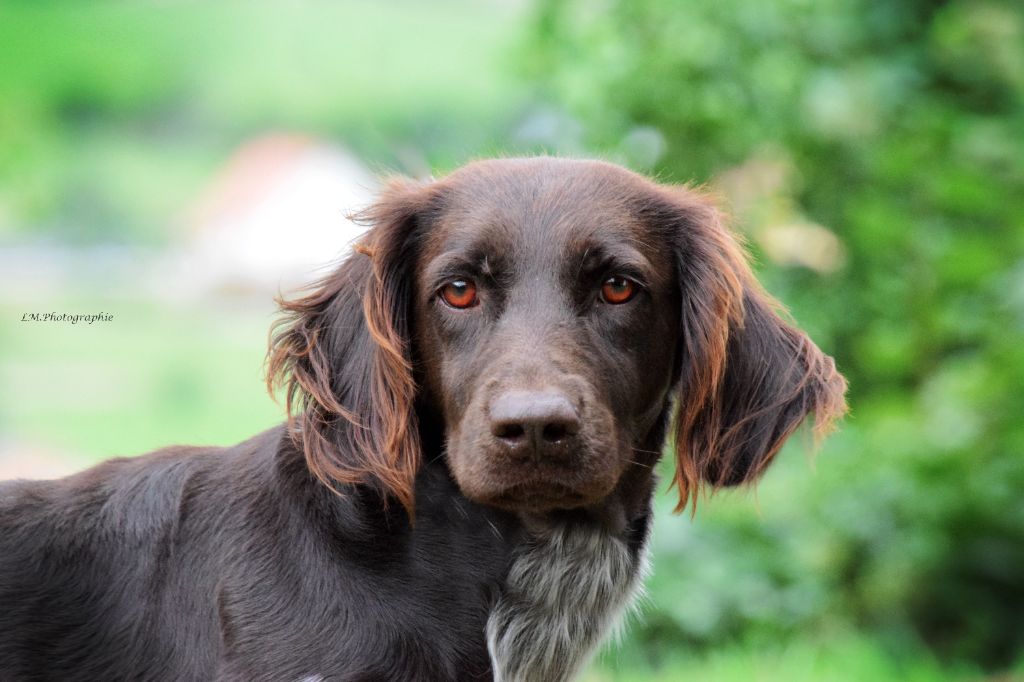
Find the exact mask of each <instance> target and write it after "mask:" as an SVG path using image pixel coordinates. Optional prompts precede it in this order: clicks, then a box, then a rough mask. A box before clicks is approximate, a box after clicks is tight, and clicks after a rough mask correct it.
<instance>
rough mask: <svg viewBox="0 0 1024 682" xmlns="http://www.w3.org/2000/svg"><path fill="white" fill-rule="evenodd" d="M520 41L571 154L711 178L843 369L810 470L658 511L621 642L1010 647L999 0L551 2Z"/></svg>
mask: <svg viewBox="0 0 1024 682" xmlns="http://www.w3.org/2000/svg"><path fill="white" fill-rule="evenodd" d="M522 61H523V63H524V65H525V66H524V68H525V69H526V72H527V73H528V74H529V75H531V76H533V77H536V78H537V79H539V81H540V82H541V83H542V92H541V96H542V97H544V98H546V99H548V100H551V101H555V102H557V103H559V105H560V106H561V107H562V108H563V110H564V112H566V115H567V116H569V117H571V118H573V119H575V120H576V121H577V122H578V127H579V129H580V130H581V131H582V141H583V144H584V145H586V146H587V147H589V148H591V149H595V150H598V151H600V152H603V153H604V154H606V155H607V156H608V157H610V158H612V159H617V160H622V161H625V162H627V163H630V164H632V165H633V166H634V167H639V168H640V169H641V170H650V171H654V172H656V173H657V174H658V175H659V176H660V177H662V178H663V179H666V180H673V181H687V180H691V179H692V180H697V181H699V182H710V183H712V185H713V186H714V187H715V188H716V189H718V190H719V191H720V192H722V193H723V194H724V195H725V196H726V198H727V199H728V201H729V203H730V205H731V207H732V210H733V212H734V214H735V216H736V222H737V225H738V227H739V229H741V230H742V231H743V232H745V233H746V234H747V236H748V237H749V240H750V244H751V247H752V250H753V251H754V253H755V256H756V257H757V259H758V262H759V266H758V270H759V272H760V275H761V277H762V279H763V281H765V282H766V284H767V286H768V288H769V290H771V291H772V292H773V293H774V294H776V295H777V296H778V297H779V298H781V299H782V300H783V301H785V302H786V303H787V304H788V305H789V306H790V308H791V310H792V311H793V313H794V316H795V317H796V319H797V320H798V321H799V322H800V324H801V325H802V326H803V327H805V328H806V329H808V330H809V331H810V332H811V335H812V337H814V338H815V339H816V340H817V341H818V342H819V344H820V345H821V346H822V347H823V348H824V349H826V351H827V352H829V353H831V354H833V355H834V356H835V357H836V359H837V363H838V365H839V367H840V369H841V370H842V371H843V372H844V373H845V374H846V375H847V377H848V378H849V379H850V385H851V390H850V402H851V406H852V414H851V416H850V417H849V418H848V419H847V421H846V422H845V424H844V425H843V430H842V432H841V433H840V434H839V435H838V436H835V437H833V439H832V440H830V441H829V442H828V443H827V444H826V446H825V448H824V449H823V451H822V454H821V455H820V457H819V458H818V459H817V462H816V466H815V471H814V472H813V473H812V472H810V471H809V470H808V467H807V466H806V464H805V463H804V462H803V461H801V460H800V459H799V457H796V458H794V455H795V453H792V452H791V453H790V454H789V455H788V456H784V457H783V461H782V463H781V464H777V465H776V467H775V470H773V471H772V472H770V473H769V475H768V476H767V478H766V480H765V482H764V484H763V487H762V489H761V490H760V492H759V494H758V499H757V502H758V504H757V505H754V504H752V503H751V501H750V500H749V499H747V498H744V497H743V496H737V495H731V494H730V495H727V496H724V497H725V498H726V499H724V500H716V501H714V502H712V503H710V504H706V505H705V507H704V509H703V510H702V511H701V512H699V513H698V517H697V522H696V524H694V525H693V526H692V527H690V525H689V521H688V520H673V521H669V522H662V523H661V525H660V526H659V528H658V533H657V539H658V547H657V551H656V557H657V561H658V563H657V565H656V575H655V578H654V581H653V590H652V596H651V601H652V603H653V608H652V610H651V612H650V613H649V615H648V618H647V619H646V626H645V628H644V630H643V631H642V634H641V635H640V637H639V638H638V640H637V641H638V642H640V646H641V647H642V646H643V643H644V642H647V643H650V644H658V645H664V644H665V643H666V642H667V641H674V642H679V641H684V642H689V643H690V644H691V645H695V646H699V645H701V644H702V643H709V642H711V641H716V642H719V641H720V640H721V639H722V638H723V637H735V638H749V637H755V638H759V637H769V638H771V637H775V636H780V635H782V634H784V633H786V632H791V631H793V630H795V629H803V630H806V629H810V628H829V627H838V625H837V624H843V625H844V626H845V625H851V624H852V625H853V626H856V627H864V628H867V627H870V628H874V629H877V630H878V631H879V632H880V633H882V636H883V638H884V640H885V641H887V642H889V643H890V644H892V645H893V646H895V647H899V648H902V649H907V648H908V647H915V646H918V645H919V643H922V642H923V643H926V644H927V645H929V646H931V647H933V648H934V650H935V651H936V652H938V653H939V654H940V655H942V656H944V657H949V658H961V659H962V658H968V659H973V660H975V661H978V662H980V663H982V664H985V665H989V666H997V667H998V666H1004V665H1007V664H1009V663H1011V662H1012V661H1013V660H1014V659H1015V658H1016V657H1019V656H1020V655H1021V653H1022V650H1024V501H1022V497H1024V458H1022V455H1024V257H1022V254H1024V134H1022V132H1024V8H1022V6H1021V5H1020V4H1019V3H1011V2H1004V3H1001V2H984V1H983V2H969V1H966V0H963V1H960V2H936V1H931V2H925V1H923V0H918V1H908V2H889V1H887V0H821V1H819V2H814V3H811V2H806V1H804V0H773V1H771V2H764V3H750V2H744V1H743V0H693V1H691V2H685V3H680V2H675V1H674V0H607V1H605V2H602V3H598V4H595V3H593V2H589V1H587V0H549V1H547V2H541V3H540V4H539V5H538V6H537V7H536V9H535V13H534V16H533V19H532V25H531V32H530V37H529V39H528V41H527V44H526V45H525V47H524V49H523V51H522ZM555 142H557V141H555ZM662 518H664V515H662ZM654 648H655V647H649V649H650V650H652V651H653V650H654ZM662 648H664V647H663V646H662Z"/></svg>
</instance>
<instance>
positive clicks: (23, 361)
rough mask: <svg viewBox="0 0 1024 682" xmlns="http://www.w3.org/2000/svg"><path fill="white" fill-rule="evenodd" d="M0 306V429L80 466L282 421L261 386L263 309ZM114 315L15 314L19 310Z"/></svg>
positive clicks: (227, 438)
mask: <svg viewBox="0 0 1024 682" xmlns="http://www.w3.org/2000/svg"><path fill="white" fill-rule="evenodd" d="M28 308H29V309H26V306H16V305H14V304H12V303H3V304H0V345H2V347H3V348H4V353H3V355H0V385H3V386H7V387H16V388H17V390H15V391H8V390H5V391H2V392H0V433H4V434H5V435H6V436H7V437H13V438H14V439H15V441H16V442H18V441H20V442H25V443H34V444H40V445H44V446H47V447H49V448H53V449H56V450H58V451H62V452H66V453H69V454H70V455H71V456H73V457H74V458H75V463H76V464H78V465H85V464H89V463H92V462H96V461H99V460H101V459H104V458H106V457H111V456H115V455H135V454H140V453H142V452H145V451H147V450H152V449H154V448H157V447H161V446H164V445H171V444H174V443H190V444H217V445H229V444H232V443H235V442H238V441H241V440H244V439H245V438H248V437H249V436H251V435H253V434H254V433H256V432H257V431H259V430H261V429H264V428H267V427H269V426H271V425H273V424H275V423H277V422H279V421H281V419H282V417H283V412H282V409H281V408H280V407H279V406H277V405H276V404H275V403H274V402H273V401H272V400H271V398H270V397H269V396H268V394H267V392H266V390H265V388H264V386H263V357H264V354H265V352H266V336H267V329H268V327H269V324H270V320H271V314H270V310H271V307H270V305H269V303H268V305H267V306H266V308H265V309H261V310H253V309H250V308H237V307H234V306H227V305H222V306H217V305H211V304H210V303H209V302H204V304H203V305H197V306H195V307H184V306H161V305H157V304H154V303H153V302H152V301H142V300H134V301H133V300H128V301H125V300H116V301H110V300H105V301H104V300H97V299H96V298H71V297H69V298H65V299H62V300H56V301H51V302H48V304H47V308H46V310H43V311H37V310H35V308H34V306H28ZM50 310H53V311H57V312H76V311H82V312H96V311H98V310H104V311H106V312H110V313H112V314H113V315H114V319H113V320H112V321H111V322H95V323H93V324H91V325H85V324H82V323H79V324H76V325H71V324H67V323H55V322H21V321H20V320H21V317H22V314H23V313H26V312H49V311H50Z"/></svg>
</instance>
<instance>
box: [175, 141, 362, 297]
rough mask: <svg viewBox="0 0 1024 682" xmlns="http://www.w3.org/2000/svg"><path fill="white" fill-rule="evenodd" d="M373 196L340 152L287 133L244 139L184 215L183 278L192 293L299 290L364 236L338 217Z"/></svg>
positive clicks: (358, 165)
mask: <svg viewBox="0 0 1024 682" xmlns="http://www.w3.org/2000/svg"><path fill="white" fill-rule="evenodd" d="M376 188H377V180H376V178H375V177H374V175H373V173H371V172H370V171H369V169H368V168H367V167H366V166H365V165H363V163H362V162H361V161H360V160H359V159H357V158H356V157H355V156H354V155H353V154H351V153H350V152H348V151H346V150H344V149H342V148H340V147H337V146H334V145H331V144H329V143H326V142H323V141H320V140H315V139H312V138H309V137H303V136H299V135H291V134H274V135H268V136H264V137H260V138H257V139H255V140H252V141H250V142H248V143H247V144H245V145H244V146H243V147H241V148H240V149H239V150H238V151H237V152H235V153H234V154H233V155H232V156H231V157H230V158H229V159H228V161H227V162H226V163H225V164H224V167H223V168H222V169H221V170H220V171H219V172H218V173H217V175H216V176H215V177H214V178H213V180H212V181H211V182H210V183H209V185H208V186H207V187H206V188H205V189H204V190H203V192H202V194H201V195H200V197H199V199H198V201H197V202H196V204H195V205H194V207H193V208H192V210H191V211H190V212H189V214H188V218H187V232H188V235H187V243H186V245H185V250H184V253H183V262H182V263H181V267H182V268H183V269H184V270H185V272H183V273H181V274H182V275H184V277H182V280H183V281H185V282H187V285H186V286H187V287H188V288H189V289H191V290H192V291H193V293H202V292H209V291H238V292H252V293H264V292H269V293H277V292H278V291H289V290H291V289H294V288H296V287H297V286H300V285H302V284H304V283H307V282H309V281H311V280H312V279H315V278H316V277H318V276H319V275H322V274H324V273H325V272H326V271H327V270H328V269H329V268H330V267H331V266H332V265H333V264H336V263H337V262H338V260H339V259H340V258H341V257H342V256H343V255H344V254H346V253H347V252H348V250H349V248H350V246H351V244H352V242H353V241H355V240H356V239H357V238H358V237H359V236H360V235H361V234H362V232H364V231H365V228H363V227H360V226H357V225H355V224H354V223H353V222H352V221H351V220H349V219H348V217H347V216H348V215H350V214H351V213H353V212H355V211H358V210H360V209H362V208H365V207H366V206H367V205H369V203H370V202H371V201H372V199H373V195H374V192H375V191H376ZM182 293H183V292H182Z"/></svg>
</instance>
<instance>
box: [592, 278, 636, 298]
mask: <svg viewBox="0 0 1024 682" xmlns="http://www.w3.org/2000/svg"><path fill="white" fill-rule="evenodd" d="M639 290H640V287H639V285H637V283H636V282H634V281H633V280H631V279H629V278H628V277H623V276H621V275H613V276H612V277H609V278H608V279H606V280H605V281H604V283H603V284H602V285H601V300H602V301H604V302H605V303H611V304H613V305H619V304H620V303H626V302H627V301H629V300H631V299H632V298H633V297H634V296H636V292H637V291H639Z"/></svg>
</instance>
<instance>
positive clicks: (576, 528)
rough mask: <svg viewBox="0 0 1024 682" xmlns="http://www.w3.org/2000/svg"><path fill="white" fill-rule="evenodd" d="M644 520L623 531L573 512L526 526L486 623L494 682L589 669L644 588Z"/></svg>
mask: <svg viewBox="0 0 1024 682" xmlns="http://www.w3.org/2000/svg"><path fill="white" fill-rule="evenodd" d="M649 519H650V515H649V513H648V514H645V515H642V516H641V517H639V518H637V519H635V520H634V521H633V522H632V523H629V524H627V527H626V528H625V529H623V532H622V533H613V532H610V531H609V529H608V528H607V527H606V526H605V525H604V524H602V523H599V522H595V519H593V518H584V517H583V516H582V515H577V514H566V515H564V516H560V517H555V516H549V517H548V518H545V519H537V518H533V519H529V520H528V521H527V527H528V528H529V529H530V530H529V534H528V537H527V539H525V540H524V541H523V542H522V543H521V544H520V546H519V547H518V549H517V551H516V553H515V556H514V558H513V561H512V565H511V568H510V569H509V573H508V577H507V579H506V581H505V586H504V590H503V592H502V595H501V597H500V598H499V600H498V602H497V603H496V604H495V605H494V607H493V608H492V609H491V613H490V617H489V618H488V620H487V648H488V652H489V653H490V656H491V667H492V669H493V672H494V679H495V682H524V681H532V680H537V681H539V682H562V681H563V680H568V679H570V678H572V676H573V675H575V674H576V673H577V672H578V671H579V670H580V669H581V668H582V667H583V666H584V665H585V664H586V663H587V661H588V660H589V659H590V657H591V655H592V654H593V653H594V651H595V650H596V649H597V647H598V645H599V644H600V643H601V642H602V641H604V640H605V639H606V638H607V637H608V636H609V635H610V634H612V633H614V632H615V631H616V628H617V626H618V625H619V623H620V622H621V619H622V616H623V615H624V613H625V612H626V610H627V609H628V608H629V606H630V605H631V604H633V603H634V601H635V599H636V598H637V596H638V594H639V593H640V592H641V590H642V585H643V580H644V577H645V576H646V574H647V549H646V547H647V535H648V533H649Z"/></svg>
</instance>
